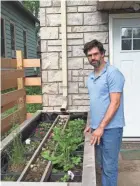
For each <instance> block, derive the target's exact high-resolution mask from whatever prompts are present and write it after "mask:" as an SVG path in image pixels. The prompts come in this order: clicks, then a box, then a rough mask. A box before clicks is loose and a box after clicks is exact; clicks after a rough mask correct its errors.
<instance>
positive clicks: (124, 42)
mask: <svg viewBox="0 0 140 186" xmlns="http://www.w3.org/2000/svg"><path fill="white" fill-rule="evenodd" d="M121 49H122V50H140V27H137V28H122V30H121Z"/></svg>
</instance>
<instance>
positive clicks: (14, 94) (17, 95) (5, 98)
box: [1, 89, 26, 107]
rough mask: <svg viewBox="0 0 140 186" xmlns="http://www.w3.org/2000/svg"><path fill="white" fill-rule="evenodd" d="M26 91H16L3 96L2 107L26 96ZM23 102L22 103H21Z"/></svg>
mask: <svg viewBox="0 0 140 186" xmlns="http://www.w3.org/2000/svg"><path fill="white" fill-rule="evenodd" d="M25 94H26V92H25V89H20V90H14V91H11V92H8V93H6V94H2V95H1V107H2V106H4V105H7V104H8V103H10V102H13V101H16V100H17V99H18V98H21V97H23V96H25ZM19 102H21V101H19Z"/></svg>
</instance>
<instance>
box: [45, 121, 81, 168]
mask: <svg viewBox="0 0 140 186" xmlns="http://www.w3.org/2000/svg"><path fill="white" fill-rule="evenodd" d="M83 129H84V121H83V120H74V121H70V122H69V123H68V128H66V129H65V131H64V132H62V129H60V128H58V127H55V128H54V131H53V132H54V135H53V140H54V141H55V142H56V143H57V149H56V150H55V153H54V154H53V155H52V154H51V152H50V151H49V150H48V151H44V152H43V153H42V156H43V157H44V158H45V159H47V160H50V161H52V164H55V165H57V167H59V168H63V170H64V171H68V170H69V169H72V168H74V166H75V165H78V164H79V163H80V161H81V157H72V155H71V154H72V152H73V151H75V150H76V149H77V146H78V145H79V144H80V143H81V142H82V141H83V131H82V130H83Z"/></svg>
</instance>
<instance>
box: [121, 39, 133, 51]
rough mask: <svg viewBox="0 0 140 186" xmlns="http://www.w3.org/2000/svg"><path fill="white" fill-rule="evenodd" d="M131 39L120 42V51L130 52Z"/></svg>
mask: <svg viewBox="0 0 140 186" xmlns="http://www.w3.org/2000/svg"><path fill="white" fill-rule="evenodd" d="M131 43H132V40H131V39H127V40H122V50H131Z"/></svg>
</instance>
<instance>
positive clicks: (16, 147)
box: [9, 128, 25, 172]
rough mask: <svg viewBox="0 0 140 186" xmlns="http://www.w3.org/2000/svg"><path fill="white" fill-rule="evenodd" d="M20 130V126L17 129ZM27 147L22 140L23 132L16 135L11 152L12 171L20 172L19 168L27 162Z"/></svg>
mask: <svg viewBox="0 0 140 186" xmlns="http://www.w3.org/2000/svg"><path fill="white" fill-rule="evenodd" d="M16 130H18V128H17V129H16ZM24 152H25V148H24V146H23V144H22V141H21V134H19V135H16V136H15V137H14V140H13V143H12V148H11V153H10V154H9V158H10V167H11V169H12V171H13V170H14V171H15V172H18V169H21V167H22V166H23V165H24V163H25V157H24Z"/></svg>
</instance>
